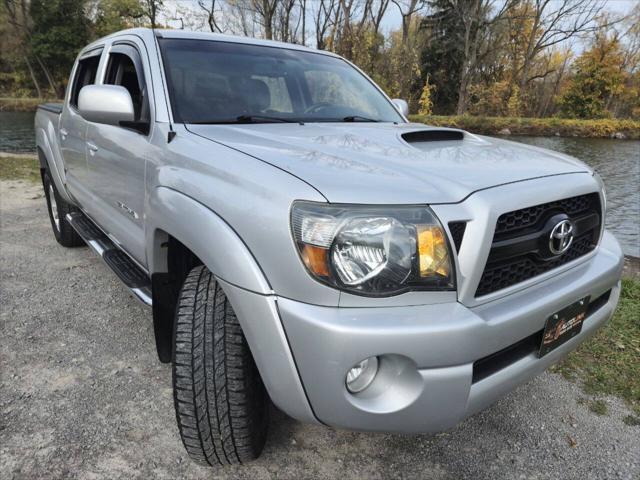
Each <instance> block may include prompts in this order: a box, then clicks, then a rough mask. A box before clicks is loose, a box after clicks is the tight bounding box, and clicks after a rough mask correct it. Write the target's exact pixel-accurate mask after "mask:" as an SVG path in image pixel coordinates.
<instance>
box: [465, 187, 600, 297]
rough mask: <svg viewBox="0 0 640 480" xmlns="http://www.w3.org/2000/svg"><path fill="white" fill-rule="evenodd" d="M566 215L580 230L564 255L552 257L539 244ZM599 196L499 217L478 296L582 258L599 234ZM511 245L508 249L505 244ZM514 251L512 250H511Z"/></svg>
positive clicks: (557, 203)
mask: <svg viewBox="0 0 640 480" xmlns="http://www.w3.org/2000/svg"><path fill="white" fill-rule="evenodd" d="M558 214H566V215H567V216H568V217H569V219H570V220H571V221H572V222H574V224H575V225H580V226H581V231H579V232H578V235H577V236H576V237H575V238H574V239H573V243H572V244H571V247H570V248H569V250H567V251H566V252H565V253H564V254H563V255H560V256H557V257H550V256H549V255H548V254H547V253H548V252H543V251H541V249H540V248H539V246H541V245H544V242H545V241H546V238H547V237H548V235H549V232H548V230H547V223H548V221H549V220H550V219H551V218H552V217H554V216H555V215H558ZM601 218H602V216H601V211H600V197H599V196H598V194H597V193H592V194H587V195H580V196H578V197H572V198H567V199H564V200H558V201H555V202H549V203H544V204H541V205H536V206H533V207H527V208H523V209H520V210H515V211H512V212H508V213H505V214H503V215H501V216H500V217H499V218H498V221H497V223H496V231H495V233H494V237H493V244H492V247H491V251H490V253H489V258H488V259H487V264H486V266H485V270H484V272H483V274H482V277H481V279H480V283H479V284H478V288H477V290H476V297H480V296H482V295H488V294H489V293H493V292H496V291H498V290H502V289H504V288H507V287H510V286H512V285H515V284H517V283H520V282H523V281H525V280H528V279H530V278H533V277H535V276H538V275H541V274H543V273H545V272H548V271H550V270H553V269H554V268H557V267H559V266H561V265H564V264H566V263H568V262H570V261H572V260H575V259H576V258H579V257H581V256H583V255H585V254H587V253H589V252H590V251H591V250H593V249H594V248H595V246H596V243H597V241H598V238H599V236H600V223H601ZM506 244H508V245H509V247H508V248H505V246H504V245H506ZM510 252H512V253H510Z"/></svg>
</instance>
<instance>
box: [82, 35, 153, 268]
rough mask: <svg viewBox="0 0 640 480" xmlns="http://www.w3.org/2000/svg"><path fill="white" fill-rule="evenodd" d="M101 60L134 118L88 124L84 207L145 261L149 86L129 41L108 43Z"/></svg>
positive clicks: (107, 81) (106, 81) (106, 79)
mask: <svg viewBox="0 0 640 480" xmlns="http://www.w3.org/2000/svg"><path fill="white" fill-rule="evenodd" d="M106 65H107V66H106V69H105V73H104V80H103V83H104V84H110V85H120V86H123V87H125V88H126V89H127V90H128V91H129V93H130V95H131V99H132V101H133V105H134V110H135V121H134V122H129V123H127V124H126V125H122V126H114V125H103V124H97V123H89V124H88V128H87V135H86V144H87V150H88V155H87V168H88V182H87V185H88V188H89V190H90V193H91V195H92V196H93V201H92V202H91V204H90V208H89V209H88V213H89V215H90V216H91V217H92V218H93V219H94V220H95V221H96V222H97V223H98V224H99V225H100V226H101V227H102V228H103V229H104V230H106V231H107V233H109V235H110V236H111V238H112V239H113V240H114V241H115V242H116V243H118V244H120V245H121V246H122V248H123V249H124V250H125V251H126V252H127V253H128V254H129V255H130V256H131V257H133V259H134V260H136V261H137V262H138V263H139V264H140V265H142V266H146V257H145V236H144V215H143V212H144V202H145V167H146V158H147V155H149V154H150V149H152V148H153V147H152V145H151V143H150V142H149V135H150V132H149V127H150V125H151V121H150V120H151V112H150V102H149V93H148V92H149V91H150V90H149V89H148V88H147V85H146V81H145V70H144V68H143V64H142V61H141V57H140V54H139V51H138V48H137V46H136V45H135V43H133V42H122V43H118V42H116V43H115V44H114V45H112V46H111V48H110V49H109V53H108V58H107V64H106ZM146 77H147V78H148V75H147V76H146Z"/></svg>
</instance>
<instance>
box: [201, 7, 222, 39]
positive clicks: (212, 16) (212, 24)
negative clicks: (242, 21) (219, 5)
mask: <svg viewBox="0 0 640 480" xmlns="http://www.w3.org/2000/svg"><path fill="white" fill-rule="evenodd" d="M198 6H199V7H200V9H201V10H203V11H204V12H205V15H206V16H207V25H209V30H211V31H212V32H222V29H221V28H220V26H219V25H218V22H217V20H216V11H217V10H216V0H198Z"/></svg>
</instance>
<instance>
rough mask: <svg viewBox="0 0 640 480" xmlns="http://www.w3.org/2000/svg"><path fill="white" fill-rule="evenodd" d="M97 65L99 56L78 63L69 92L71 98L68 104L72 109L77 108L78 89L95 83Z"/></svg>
mask: <svg viewBox="0 0 640 480" xmlns="http://www.w3.org/2000/svg"><path fill="white" fill-rule="evenodd" d="M99 63H100V55H96V56H93V57H88V58H84V59H82V60H80V61H79V62H78V68H77V69H76V75H75V77H74V79H73V87H72V88H73V90H71V97H70V98H69V103H70V104H71V105H73V106H74V107H77V106H78V95H80V89H81V88H82V87H84V86H85V85H93V84H94V83H95V82H96V72H97V71H98V64H99Z"/></svg>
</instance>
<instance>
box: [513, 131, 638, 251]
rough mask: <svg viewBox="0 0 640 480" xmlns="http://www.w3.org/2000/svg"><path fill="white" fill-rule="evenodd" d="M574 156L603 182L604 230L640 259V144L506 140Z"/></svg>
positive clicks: (547, 138) (568, 140) (522, 138)
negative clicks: (605, 207)
mask: <svg viewBox="0 0 640 480" xmlns="http://www.w3.org/2000/svg"><path fill="white" fill-rule="evenodd" d="M509 139H510V140H515V141H517V142H523V143H527V144H530V145H536V146H538V147H543V148H549V149H551V150H556V151H559V152H562V153H566V154H567V155H571V156H573V157H576V158H578V159H580V160H582V161H584V162H586V163H588V164H589V165H590V166H591V167H593V168H594V169H595V170H596V171H597V172H598V173H599V174H600V176H601V177H602V179H603V180H604V184H605V186H606V188H607V199H608V203H609V208H608V212H607V228H609V229H611V230H612V231H613V233H614V234H615V236H616V237H617V239H618V240H619V241H620V243H621V245H622V248H623V250H624V252H625V253H626V254H627V255H634V256H640V141H637V140H608V139H599V138H562V137H510V138H509Z"/></svg>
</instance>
